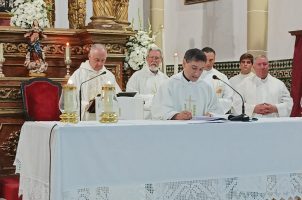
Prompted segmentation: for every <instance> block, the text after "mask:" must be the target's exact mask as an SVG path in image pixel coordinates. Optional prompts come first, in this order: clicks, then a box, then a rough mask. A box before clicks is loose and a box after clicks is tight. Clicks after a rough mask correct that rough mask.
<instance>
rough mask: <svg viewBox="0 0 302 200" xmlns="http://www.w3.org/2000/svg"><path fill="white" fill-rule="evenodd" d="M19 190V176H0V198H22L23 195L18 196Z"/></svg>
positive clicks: (19, 199) (12, 199) (15, 199)
mask: <svg viewBox="0 0 302 200" xmlns="http://www.w3.org/2000/svg"><path fill="white" fill-rule="evenodd" d="M18 191H19V177H18V176H10V177H1V178H0V198H4V199H6V200H22V197H18Z"/></svg>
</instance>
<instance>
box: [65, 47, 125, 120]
mask: <svg viewBox="0 0 302 200" xmlns="http://www.w3.org/2000/svg"><path fill="white" fill-rule="evenodd" d="M88 58H89V59H88V60H87V61H86V62H83V63H82V64H81V66H80V67H79V68H78V69H77V70H76V71H75V72H74V73H73V74H72V76H71V77H70V78H69V81H71V82H72V83H73V84H75V85H76V87H77V94H79V90H80V85H81V83H83V82H84V81H87V80H88V79H90V78H93V77H95V76H97V75H100V74H102V73H104V72H106V73H105V74H103V75H100V76H99V77H97V78H95V79H92V80H90V81H88V82H86V83H84V84H83V85H82V111H81V112H82V113H81V118H82V120H85V121H88V120H89V121H95V120H96V116H95V113H89V112H88V111H87V109H88V104H89V101H90V100H93V99H94V98H95V97H96V96H97V95H98V94H101V90H102V85H103V84H105V83H111V84H114V85H115V91H116V93H118V92H120V91H121V89H120V87H119V85H118V84H117V82H116V80H115V76H114V75H113V74H112V73H111V72H110V71H109V70H107V69H106V67H105V66H104V64H105V62H106V59H107V50H106V48H105V46H103V45H101V44H94V45H92V46H91V49H90V52H89V55H88ZM77 99H78V107H79V98H77Z"/></svg>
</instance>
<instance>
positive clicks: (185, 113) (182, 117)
mask: <svg viewBox="0 0 302 200" xmlns="http://www.w3.org/2000/svg"><path fill="white" fill-rule="evenodd" d="M172 119H174V120H190V119H192V113H191V112H189V111H182V112H180V113H177V114H175V115H174V116H173V117H172Z"/></svg>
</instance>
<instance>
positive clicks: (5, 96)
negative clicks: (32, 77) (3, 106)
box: [0, 87, 22, 101]
mask: <svg viewBox="0 0 302 200" xmlns="http://www.w3.org/2000/svg"><path fill="white" fill-rule="evenodd" d="M20 99H22V96H21V90H20V89H17V88H11V87H7V88H5V87H1V88H0V101H3V100H5V101H10V100H13V101H16V100H20Z"/></svg>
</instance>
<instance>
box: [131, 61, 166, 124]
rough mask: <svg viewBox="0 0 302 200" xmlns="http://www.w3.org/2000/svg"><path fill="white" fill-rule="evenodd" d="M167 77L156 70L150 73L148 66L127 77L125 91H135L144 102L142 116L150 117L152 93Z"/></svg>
mask: <svg viewBox="0 0 302 200" xmlns="http://www.w3.org/2000/svg"><path fill="white" fill-rule="evenodd" d="M167 79H168V76H167V75H165V74H164V73H162V72H161V71H159V70H158V72H157V73H156V74H154V73H152V72H151V71H150V69H149V67H148V66H144V67H143V68H142V69H141V70H139V71H137V72H135V73H134V74H133V75H132V76H131V77H130V79H129V81H128V83H127V87H126V91H127V92H137V93H138V94H137V95H139V96H141V97H142V98H143V100H144V102H145V104H144V118H145V119H151V112H150V109H151V104H152V99H153V96H154V94H155V93H156V92H157V90H158V88H159V87H160V85H161V84H162V83H163V82H164V81H165V80H167Z"/></svg>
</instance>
